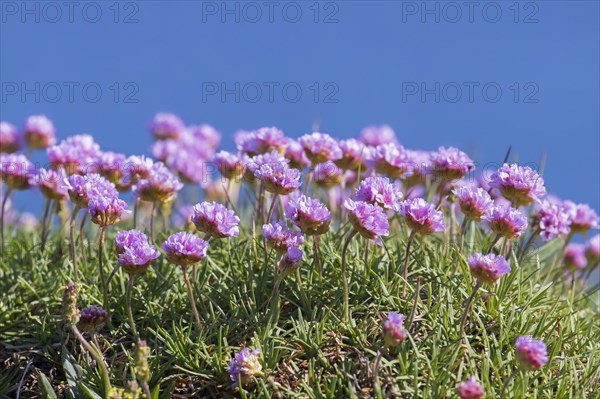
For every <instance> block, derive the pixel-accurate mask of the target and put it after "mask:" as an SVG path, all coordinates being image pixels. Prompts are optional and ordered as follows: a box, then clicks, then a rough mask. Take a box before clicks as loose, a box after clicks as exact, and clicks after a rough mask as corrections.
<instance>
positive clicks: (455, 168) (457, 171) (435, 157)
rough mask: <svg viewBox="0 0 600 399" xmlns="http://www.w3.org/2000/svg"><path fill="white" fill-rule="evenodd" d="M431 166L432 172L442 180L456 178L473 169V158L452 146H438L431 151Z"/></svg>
mask: <svg viewBox="0 0 600 399" xmlns="http://www.w3.org/2000/svg"><path fill="white" fill-rule="evenodd" d="M431 166H432V168H433V171H434V173H435V174H436V175H437V176H438V177H440V178H442V179H444V180H456V179H460V178H462V177H464V176H465V175H466V174H467V173H469V172H472V171H474V170H475V164H474V163H473V160H472V159H471V158H469V156H468V155H467V154H465V153H464V152H462V151H460V150H459V149H458V148H454V147H448V148H445V147H439V148H438V150H437V151H435V152H433V153H431Z"/></svg>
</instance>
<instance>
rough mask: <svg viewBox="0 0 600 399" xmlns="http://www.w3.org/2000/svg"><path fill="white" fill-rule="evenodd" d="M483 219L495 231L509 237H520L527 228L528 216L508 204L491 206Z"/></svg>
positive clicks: (501, 235)
mask: <svg viewBox="0 0 600 399" xmlns="http://www.w3.org/2000/svg"><path fill="white" fill-rule="evenodd" d="M483 220H484V221H485V222H486V223H487V224H488V225H489V227H490V229H491V230H492V231H493V232H494V233H496V234H497V235H499V236H500V237H505V238H508V239H512V238H515V237H519V236H520V235H521V234H523V233H524V232H525V230H526V229H527V216H525V215H524V214H523V213H522V212H521V211H519V210H517V209H515V208H511V207H508V206H493V207H491V208H490V210H489V212H488V213H487V214H485V215H484V216H483Z"/></svg>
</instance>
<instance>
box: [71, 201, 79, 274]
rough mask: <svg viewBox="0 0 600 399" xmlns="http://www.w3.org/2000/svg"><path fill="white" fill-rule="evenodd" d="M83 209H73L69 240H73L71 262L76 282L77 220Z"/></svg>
mask: <svg viewBox="0 0 600 399" xmlns="http://www.w3.org/2000/svg"><path fill="white" fill-rule="evenodd" d="M80 209H81V208H80V207H79V205H75V207H74V208H73V214H72V215H71V220H70V221H69V239H70V240H71V262H73V278H74V279H75V282H77V280H78V275H79V273H78V269H77V250H76V249H75V219H77V214H78V213H79V210H80Z"/></svg>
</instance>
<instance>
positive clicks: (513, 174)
mask: <svg viewBox="0 0 600 399" xmlns="http://www.w3.org/2000/svg"><path fill="white" fill-rule="evenodd" d="M489 185H490V187H492V188H495V189H498V190H499V191H500V193H501V194H502V196H503V197H504V198H506V199H507V200H509V201H510V202H511V203H512V205H513V207H515V208H518V207H520V206H523V205H529V204H531V203H532V202H533V201H539V200H540V199H541V198H542V197H543V196H545V195H546V188H545V187H544V179H542V177H541V176H540V175H539V174H538V173H537V172H536V171H535V170H533V169H531V168H530V167H529V166H519V165H517V164H516V163H513V164H511V165H509V164H506V163H505V164H504V165H502V167H501V168H500V169H498V170H497V171H496V172H494V173H492V175H491V176H490V182H489Z"/></svg>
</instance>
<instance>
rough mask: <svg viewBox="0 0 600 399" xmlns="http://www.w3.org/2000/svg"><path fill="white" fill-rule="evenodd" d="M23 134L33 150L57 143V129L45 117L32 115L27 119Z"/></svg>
mask: <svg viewBox="0 0 600 399" xmlns="http://www.w3.org/2000/svg"><path fill="white" fill-rule="evenodd" d="M23 134H24V136H25V141H27V145H28V146H29V147H31V148H46V147H50V146H52V145H54V144H55V143H56V129H55V128H54V125H53V124H52V121H51V120H50V119H48V118H47V117H46V116H45V115H32V116H30V117H29V118H27V120H26V121H25V127H24V128H23Z"/></svg>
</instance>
